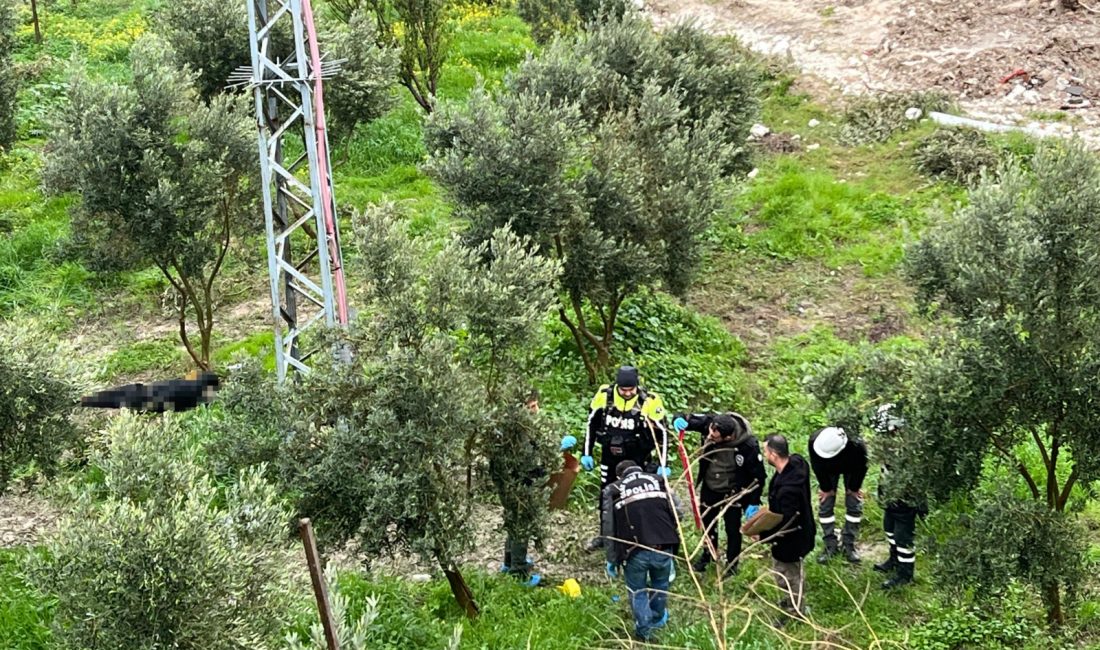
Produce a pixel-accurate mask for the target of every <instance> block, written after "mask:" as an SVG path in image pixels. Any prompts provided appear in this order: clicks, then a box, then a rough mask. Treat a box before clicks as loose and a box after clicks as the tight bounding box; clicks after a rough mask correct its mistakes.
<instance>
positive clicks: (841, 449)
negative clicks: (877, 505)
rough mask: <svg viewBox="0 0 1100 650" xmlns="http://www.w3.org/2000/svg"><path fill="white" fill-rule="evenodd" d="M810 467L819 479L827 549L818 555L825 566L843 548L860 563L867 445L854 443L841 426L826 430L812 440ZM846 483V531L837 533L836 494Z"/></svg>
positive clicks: (846, 555) (848, 556)
mask: <svg viewBox="0 0 1100 650" xmlns="http://www.w3.org/2000/svg"><path fill="white" fill-rule="evenodd" d="M809 447H810V467H811V468H812V469H813V471H814V476H816V477H817V485H818V493H817V499H818V523H820V524H821V538H822V540H823V541H824V542H825V548H824V549H823V550H822V551H821V553H819V554H818V556H817V561H818V562H820V563H822V564H824V563H826V562H828V561H829V560H830V559H831V558H832V557H833V556H834V555H837V554H839V553H840V551H841V549H843V552H844V557H845V558H846V559H847V560H848V561H849V562H852V563H853V564H854V563H857V562H859V561H860V556H859V552H858V551H856V538H857V537H859V525H860V523H861V522H862V521H863V479H864V478H866V477H867V446H866V445H864V444H863V441H862V440H853V439H850V438H849V437H848V434H847V433H846V432H845V431H844V429H841V428H840V427H825V428H824V429H821V430H820V431H818V432H817V433H815V434H814V435H812V436H811V437H810V445H809ZM841 479H843V481H844V511H845V512H844V529H843V533H842V534H841V535H840V537H839V538H838V536H837V532H836V514H835V512H834V508H835V506H836V492H837V487H839V485H840V481H841Z"/></svg>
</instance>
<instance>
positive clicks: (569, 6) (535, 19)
mask: <svg viewBox="0 0 1100 650" xmlns="http://www.w3.org/2000/svg"><path fill="white" fill-rule="evenodd" d="M633 9H634V7H633V6H632V5H631V3H630V2H628V1H627V0H518V1H517V2H516V13H518V14H519V15H520V17H521V18H523V19H524V20H525V21H527V23H528V24H530V25H531V35H532V36H534V38H535V41H537V42H538V43H542V44H546V43H549V42H550V41H551V40H552V39H553V38H554V37H555V36H556V35H558V34H563V35H564V34H569V33H571V32H573V31H575V30H576V29H578V28H582V27H585V26H587V25H590V24H592V23H596V22H601V21H605V20H618V19H620V18H622V17H623V14H625V13H626V12H628V11H631V10H633Z"/></svg>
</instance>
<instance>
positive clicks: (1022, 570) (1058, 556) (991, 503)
mask: <svg viewBox="0 0 1100 650" xmlns="http://www.w3.org/2000/svg"><path fill="white" fill-rule="evenodd" d="M945 532H946V534H941V535H939V536H937V537H934V538H933V539H932V540H931V541H932V542H933V543H932V546H933V552H934V553H935V556H936V563H935V565H934V566H935V570H936V573H937V577H938V579H939V583H940V584H942V585H944V586H947V587H948V588H950V587H952V586H953V587H955V588H956V589H962V588H972V589H974V592H975V594H977V595H978V596H979V597H980V598H983V599H988V598H991V597H999V596H1001V595H1002V594H1003V591H1004V589H1005V588H1006V586H1008V585H1009V584H1011V581H1012V580H1013V579H1017V580H1020V581H1022V582H1023V583H1024V584H1027V585H1030V586H1032V587H1033V588H1035V590H1036V591H1037V592H1038V593H1041V594H1044V599H1046V598H1047V596H1046V595H1045V592H1046V590H1049V589H1058V588H1059V586H1060V585H1078V584H1080V582H1081V579H1082V577H1083V575H1084V562H1083V560H1084V555H1085V548H1086V544H1085V538H1084V531H1083V530H1082V528H1081V526H1080V523H1079V522H1078V521H1077V519H1076V517H1074V516H1073V515H1070V514H1067V513H1064V512H1057V511H1055V510H1053V509H1050V508H1048V507H1047V506H1046V504H1044V503H1042V502H1040V501H1037V500H1034V499H1026V498H1023V499H1022V498H1020V495H1019V494H1018V493H1017V492H1016V491H1015V490H1012V489H1011V488H1010V487H1007V486H1002V487H1001V488H999V489H996V490H994V491H992V492H991V494H989V495H988V496H985V497H984V498H983V499H982V500H981V501H980V502H978V503H977V504H976V507H975V510H974V512H972V513H968V514H964V515H962V516H961V517H960V518H959V519H958V521H956V522H955V524H954V526H951V527H950V528H948V529H947V530H946V531H945ZM1048 607H1049V604H1048Z"/></svg>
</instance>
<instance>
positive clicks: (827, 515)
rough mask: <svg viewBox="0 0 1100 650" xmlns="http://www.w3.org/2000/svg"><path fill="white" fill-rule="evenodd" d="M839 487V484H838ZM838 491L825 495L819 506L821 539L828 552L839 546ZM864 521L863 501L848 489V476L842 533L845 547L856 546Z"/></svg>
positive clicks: (846, 479) (841, 536) (845, 479)
mask: <svg viewBox="0 0 1100 650" xmlns="http://www.w3.org/2000/svg"><path fill="white" fill-rule="evenodd" d="M838 487H839V486H838ZM835 507H836V491H835V490H834V491H833V493H832V494H830V495H829V496H827V497H825V500H824V501H822V502H821V504H820V506H819V507H818V512H817V518H818V521H819V522H820V523H821V539H822V541H824V542H825V550H826V551H827V552H832V551H835V550H836V548H837V534H836V512H835V510H834V508H835ZM862 521H863V501H861V500H860V499H859V497H857V496H856V493H855V491H853V490H849V489H848V478H847V477H845V478H844V529H843V533H842V534H841V535H840V538H841V542H842V543H843V545H844V548H855V544H856V539H857V538H858V537H859V524H860V523H861V522H862Z"/></svg>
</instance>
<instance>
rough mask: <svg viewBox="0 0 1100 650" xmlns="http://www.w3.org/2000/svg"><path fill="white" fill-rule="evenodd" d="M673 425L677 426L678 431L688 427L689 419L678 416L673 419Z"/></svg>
mask: <svg viewBox="0 0 1100 650" xmlns="http://www.w3.org/2000/svg"><path fill="white" fill-rule="evenodd" d="M672 426H674V427H676V430H677V431H683V430H684V429H686V428H688V421H687V420H685V419H684V418H676V419H675V420H673V421H672Z"/></svg>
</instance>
